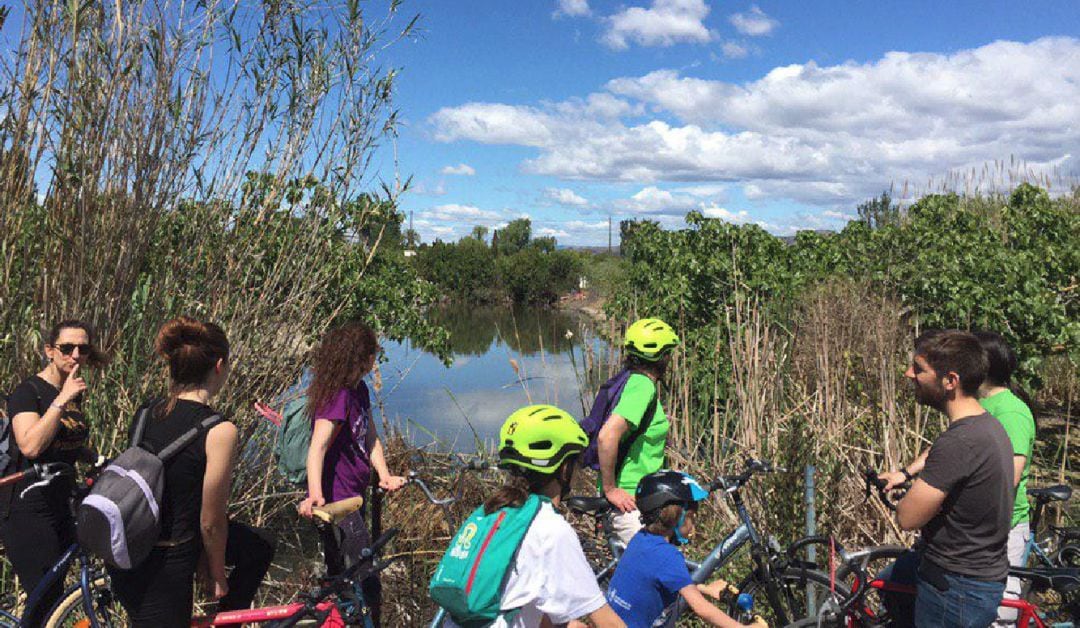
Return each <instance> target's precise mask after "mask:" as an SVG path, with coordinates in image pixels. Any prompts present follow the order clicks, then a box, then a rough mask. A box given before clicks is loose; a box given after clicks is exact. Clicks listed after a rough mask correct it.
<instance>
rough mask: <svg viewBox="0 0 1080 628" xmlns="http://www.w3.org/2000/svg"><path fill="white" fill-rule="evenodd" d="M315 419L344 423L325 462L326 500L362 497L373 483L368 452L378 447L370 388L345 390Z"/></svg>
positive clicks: (319, 411)
mask: <svg viewBox="0 0 1080 628" xmlns="http://www.w3.org/2000/svg"><path fill="white" fill-rule="evenodd" d="M315 418H316V419H327V420H330V421H334V422H341V423H344V425H343V426H342V429H341V431H340V432H338V435H337V437H336V438H335V439H334V440H333V442H331V443H330V449H328V450H327V452H326V459H325V460H323V478H322V480H323V497H324V498H325V499H326V501H327V502H335V501H338V500H339V499H347V498H349V497H356V496H357V495H362V494H363V492H364V489H366V488H367V486H368V483H369V482H370V481H371V458H370V456H369V452H370V451H371V448H372V447H373V446H374V445H375V430H374V429H372V427H371V398H370V397H369V396H368V389H367V385H366V384H364V382H360V385H359V386H357V387H356V388H342V389H341V390H339V391H338V393H337V395H335V396H334V398H333V399H331V400H330V403H328V404H326V405H325V406H323V407H321V408H319V409H318V410H317V411H316V412H315ZM312 426H314V420H312Z"/></svg>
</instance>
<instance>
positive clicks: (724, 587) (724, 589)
mask: <svg viewBox="0 0 1080 628" xmlns="http://www.w3.org/2000/svg"><path fill="white" fill-rule="evenodd" d="M697 588H698V591H701V592H702V593H704V594H705V595H708V596H709V597H711V598H715V599H717V600H719V599H722V598H723V597H724V596H725V595H727V596H731V597H735V596H737V595H739V590H738V589H736V588H735V587H734V586H732V585H731V584H729V583H728V581H726V580H724V579H723V578H717V579H716V580H713V581H712V582H709V583H707V584H699V585H697Z"/></svg>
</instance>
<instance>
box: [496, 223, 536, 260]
mask: <svg viewBox="0 0 1080 628" xmlns="http://www.w3.org/2000/svg"><path fill="white" fill-rule="evenodd" d="M495 235H496V236H498V240H497V241H496V239H495V237H492V240H491V243H492V246H493V247H495V250H496V252H498V254H499V255H513V254H514V253H517V252H518V251H520V250H522V249H524V248H525V247H527V246H528V245H529V240H530V239H531V238H532V221H530V220H529V219H528V218H516V219H514V220H511V221H510V223H509V224H507V225H506V226H505V227H503V228H502V229H496V230H495Z"/></svg>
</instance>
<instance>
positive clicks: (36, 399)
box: [0, 320, 107, 626]
mask: <svg viewBox="0 0 1080 628" xmlns="http://www.w3.org/2000/svg"><path fill="white" fill-rule="evenodd" d="M45 359H46V363H45V368H44V369H42V370H41V371H39V372H38V373H37V374H36V375H31V376H30V377H28V378H26V379H25V380H23V382H22V383H20V384H19V385H18V386H17V387H16V388H15V390H13V391H12V392H11V395H10V396H8V401H7V413H8V417H9V418H10V419H11V430H10V436H9V438H10V439H11V440H12V441H13V442H9V443H7V444H8V452H9V455H10V457H11V463H10V464H9V465H8V468H7V469H2V470H0V471H2V472H3V474H8V473H15V472H17V471H20V470H22V469H26V468H28V467H29V466H30V465H32V464H34V463H46V462H65V463H67V464H74V463H75V462H77V461H84V462H90V461H93V460H94V458H95V457H96V455H95V454H94V453H93V452H92V451H91V450H90V449H89V448H88V447H87V437H88V436H89V431H90V430H89V428H88V426H87V423H86V418H85V417H84V416H83V413H82V404H83V393H84V391H85V390H86V381H85V380H84V379H83V375H82V372H81V371H84V370H85V369H86V368H88V367H100V366H104V365H105V364H106V363H107V358H106V356H105V355H104V354H103V353H102V352H101V351H100V350H99V349H98V348H97V346H96V345H95V342H94V329H93V327H91V326H90V324H89V323H85V322H83V321H79V320H66V321H62V322H60V323H57V324H56V325H54V326H53V328H52V329H51V330H50V331H49V335H48V337H47V338H46V341H45ZM71 482H72V480H70V479H68V480H67V481H66V482H65V481H63V480H59V481H56V482H53V483H51V484H50V485H49V486H47V487H44V488H42V489H39V490H34V491H31V492H29V493H27V494H26V496H25V497H20V496H19V494H20V493H21V492H22V490H23V489H24V488H25V485H24V484H25V483H23V484H17V485H15V486H14V487H13V488H12V489H11V490H8V491H6V492H4V493H0V539H2V540H3V542H4V548H5V551H6V552H7V557H8V560H10V561H11V565H12V567H14V569H15V573H16V574H18V576H19V582H20V583H21V584H22V587H23V589H24V590H25V591H26V592H27V594H29V593H30V592H31V591H33V590H34V587H36V586H37V584H38V582H39V581H40V580H41V579H42V577H43V576H44V575H45V573H46V572H47V571H48V570H49V569H50V568H51V567H52V566H53V565H54V564H55V563H56V561H57V560H58V559H59V558H60V555H61V553H62V552H63V551H64V550H65V549H67V547H68V546H69V545H70V544H71V543H72V542H73V541H74V539H75V522H74V520H73V519H72V516H71V511H70V510H69V509H68V504H67V500H68V497H69V496H70V494H71V488H72V485H71ZM63 582H64V579H63V578H59V579H57V580H56V582H55V584H54V585H53V587H52V588H51V589H50V590H49V591H48V593H47V595H46V596H45V597H44V598H42V600H41V603H40V604H38V607H37V608H34V609H27V615H26V617H25V618H24V620H25V621H26V622H27V623H26V625H29V626H37V625H40V623H41V619H42V615H43V614H44V613H45V612H47V611H48V610H49V609H50V608H52V606H53V604H54V603H55V602H56V600H57V599H58V598H59V597H60V593H61V592H62V586H63Z"/></svg>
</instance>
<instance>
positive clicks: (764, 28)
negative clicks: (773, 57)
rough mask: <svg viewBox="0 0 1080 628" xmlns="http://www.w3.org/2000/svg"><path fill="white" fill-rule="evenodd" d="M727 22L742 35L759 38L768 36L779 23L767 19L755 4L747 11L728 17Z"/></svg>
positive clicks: (769, 18)
mask: <svg viewBox="0 0 1080 628" xmlns="http://www.w3.org/2000/svg"><path fill="white" fill-rule="evenodd" d="M728 21H730V22H731V25H732V26H734V27H735V30H737V31H739V32H740V33H742V34H743V35H749V36H751V37H760V36H762V35H768V34H770V33H772V32H773V31H774V30H776V27H777V26H780V22H777V21H776V20H775V19H773V18H771V17H769V16H768V15H766V14H765V12H764V11H762V10H761V9H760V8H759V7H758V6H757V5H756V4H755V5H754V6H752V7H750V10H749V11H745V12H743V13H735V14H732V15H731V16H729V17H728Z"/></svg>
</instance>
